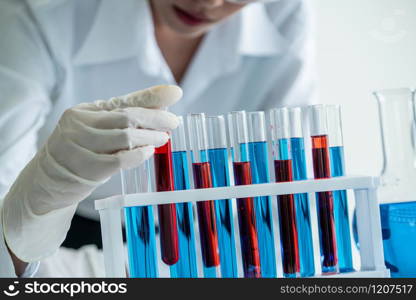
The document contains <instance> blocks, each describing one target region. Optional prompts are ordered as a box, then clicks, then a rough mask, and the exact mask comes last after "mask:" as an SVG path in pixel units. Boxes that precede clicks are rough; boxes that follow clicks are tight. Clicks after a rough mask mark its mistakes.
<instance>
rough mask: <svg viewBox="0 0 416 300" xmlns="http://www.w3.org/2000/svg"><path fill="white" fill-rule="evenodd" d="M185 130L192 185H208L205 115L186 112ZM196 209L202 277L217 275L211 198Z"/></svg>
mask: <svg viewBox="0 0 416 300" xmlns="http://www.w3.org/2000/svg"><path fill="white" fill-rule="evenodd" d="M188 130H189V141H190V146H191V151H192V152H191V154H192V171H193V178H194V186H195V188H196V189H204V188H212V187H213V181H212V173H211V165H210V163H209V159H208V139H207V129H206V121H205V114H203V113H201V114H189V115H188ZM197 212H198V225H199V235H200V241H201V252H202V261H203V267H204V277H206V278H213V277H218V276H219V275H220V268H219V267H220V253H219V247H218V234H217V226H216V215H215V203H214V201H211V200H210V201H200V202H198V203H197Z"/></svg>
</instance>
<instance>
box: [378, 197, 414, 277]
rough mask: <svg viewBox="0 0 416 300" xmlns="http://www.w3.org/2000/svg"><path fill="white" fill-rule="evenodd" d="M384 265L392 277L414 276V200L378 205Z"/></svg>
mask: <svg viewBox="0 0 416 300" xmlns="http://www.w3.org/2000/svg"><path fill="white" fill-rule="evenodd" d="M380 214H381V227H382V232H383V248H384V259H385V261H386V266H387V267H388V268H389V269H390V272H391V276H392V277H412V278H414V277H416V259H415V253H416V202H408V203H397V204H382V205H380Z"/></svg>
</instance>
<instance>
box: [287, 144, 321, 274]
mask: <svg viewBox="0 0 416 300" xmlns="http://www.w3.org/2000/svg"><path fill="white" fill-rule="evenodd" d="M290 141H291V146H292V162H293V179H294V180H306V179H307V171H306V156H305V144H304V139H303V138H291V139H290ZM295 207H296V223H297V227H298V243H299V256H300V257H299V258H300V275H301V276H302V277H308V276H313V275H314V274H315V264H314V261H313V242H312V229H311V217H310V208H309V195H308V194H307V193H305V194H296V195H295Z"/></svg>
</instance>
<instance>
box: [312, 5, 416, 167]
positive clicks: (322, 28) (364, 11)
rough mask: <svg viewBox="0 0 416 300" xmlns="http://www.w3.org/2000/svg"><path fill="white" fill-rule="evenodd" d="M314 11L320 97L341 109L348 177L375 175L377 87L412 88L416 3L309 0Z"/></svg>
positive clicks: (415, 72)
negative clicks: (351, 175) (373, 94)
mask: <svg viewBox="0 0 416 300" xmlns="http://www.w3.org/2000/svg"><path fill="white" fill-rule="evenodd" d="M309 1H311V2H312V5H313V7H314V9H315V15H316V16H315V18H316V25H317V59H318V69H319V77H320V87H319V89H320V98H321V102H323V103H339V104H342V106H343V119H344V120H343V121H344V142H345V147H346V150H345V151H346V164H347V172H348V173H349V174H369V175H377V174H378V173H379V172H380V170H381V168H382V152H381V143H380V133H379V123H378V122H379V121H378V114H377V106H376V101H375V100H374V99H373V97H372V95H371V92H372V91H373V90H377V89H380V88H394V87H404V86H415V87H416V0H309Z"/></svg>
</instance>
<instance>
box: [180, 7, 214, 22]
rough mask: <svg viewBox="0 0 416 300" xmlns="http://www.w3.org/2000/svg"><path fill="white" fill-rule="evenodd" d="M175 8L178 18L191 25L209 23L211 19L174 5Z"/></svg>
mask: <svg viewBox="0 0 416 300" xmlns="http://www.w3.org/2000/svg"><path fill="white" fill-rule="evenodd" d="M173 10H174V11H175V13H176V15H177V16H178V18H179V19H180V20H181V21H182V22H183V23H185V24H187V25H190V26H198V25H201V24H204V23H209V22H210V21H209V20H208V19H206V18H204V17H201V16H197V15H195V14H192V13H189V12H187V11H184V10H183V9H181V8H179V7H177V6H174V7H173Z"/></svg>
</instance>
